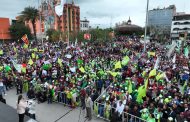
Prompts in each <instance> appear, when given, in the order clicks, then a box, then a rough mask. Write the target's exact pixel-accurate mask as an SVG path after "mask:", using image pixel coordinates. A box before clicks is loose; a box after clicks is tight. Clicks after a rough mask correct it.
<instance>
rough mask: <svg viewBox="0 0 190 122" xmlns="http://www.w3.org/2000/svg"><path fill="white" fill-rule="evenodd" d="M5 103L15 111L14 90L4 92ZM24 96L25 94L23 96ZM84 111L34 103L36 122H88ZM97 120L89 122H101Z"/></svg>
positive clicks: (15, 96)
mask: <svg viewBox="0 0 190 122" xmlns="http://www.w3.org/2000/svg"><path fill="white" fill-rule="evenodd" d="M6 93H7V95H6V96H5V99H6V102H7V104H8V105H9V106H11V107H13V108H15V109H16V102H17V97H18V96H17V95H16V89H11V90H9V91H7V92H6ZM23 95H24V96H26V94H23ZM85 115H86V113H85V110H81V109H80V108H75V109H71V108H69V107H67V106H64V105H62V104H59V103H53V104H47V102H45V103H40V104H37V103H36V118H37V121H38V122H88V120H87V119H86V118H85ZM103 121H104V120H101V119H99V118H96V117H95V116H93V119H92V120H91V121H90V122H103Z"/></svg>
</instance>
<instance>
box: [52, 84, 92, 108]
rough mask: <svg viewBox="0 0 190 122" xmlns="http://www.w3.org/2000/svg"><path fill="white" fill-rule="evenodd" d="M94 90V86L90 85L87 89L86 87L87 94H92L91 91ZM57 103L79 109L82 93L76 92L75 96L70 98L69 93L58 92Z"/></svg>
mask: <svg viewBox="0 0 190 122" xmlns="http://www.w3.org/2000/svg"><path fill="white" fill-rule="evenodd" d="M92 88H94V86H92V85H88V86H87V87H85V88H84V89H85V91H86V92H91V91H90V90H91V89H92ZM54 101H55V102H58V103H61V104H64V105H66V106H69V107H70V106H72V107H78V106H80V102H81V101H80V93H79V92H76V93H74V94H72V96H69V95H68V93H67V92H61V91H57V92H56V98H55V100H54Z"/></svg>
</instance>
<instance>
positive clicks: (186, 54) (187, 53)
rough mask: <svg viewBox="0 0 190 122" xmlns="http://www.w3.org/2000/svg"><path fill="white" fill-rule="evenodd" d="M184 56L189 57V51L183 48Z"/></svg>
mask: <svg viewBox="0 0 190 122" xmlns="http://www.w3.org/2000/svg"><path fill="white" fill-rule="evenodd" d="M184 55H185V57H187V58H188V57H189V49H188V48H187V47H186V48H184Z"/></svg>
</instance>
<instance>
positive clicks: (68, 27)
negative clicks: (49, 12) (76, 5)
mask: <svg viewBox="0 0 190 122" xmlns="http://www.w3.org/2000/svg"><path fill="white" fill-rule="evenodd" d="M69 16H70V15H69V2H68V0H67V31H68V33H67V34H68V35H67V39H68V45H69V36H70V33H69V31H70V26H69Z"/></svg>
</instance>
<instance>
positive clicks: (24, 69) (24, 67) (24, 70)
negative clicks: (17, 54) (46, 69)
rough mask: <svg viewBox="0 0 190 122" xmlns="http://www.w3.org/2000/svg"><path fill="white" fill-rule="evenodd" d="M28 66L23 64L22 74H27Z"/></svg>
mask: <svg viewBox="0 0 190 122" xmlns="http://www.w3.org/2000/svg"><path fill="white" fill-rule="evenodd" d="M26 66H27V64H22V68H21V72H22V73H26Z"/></svg>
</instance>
